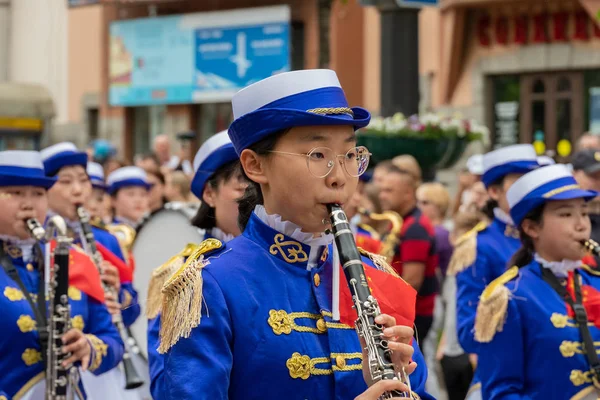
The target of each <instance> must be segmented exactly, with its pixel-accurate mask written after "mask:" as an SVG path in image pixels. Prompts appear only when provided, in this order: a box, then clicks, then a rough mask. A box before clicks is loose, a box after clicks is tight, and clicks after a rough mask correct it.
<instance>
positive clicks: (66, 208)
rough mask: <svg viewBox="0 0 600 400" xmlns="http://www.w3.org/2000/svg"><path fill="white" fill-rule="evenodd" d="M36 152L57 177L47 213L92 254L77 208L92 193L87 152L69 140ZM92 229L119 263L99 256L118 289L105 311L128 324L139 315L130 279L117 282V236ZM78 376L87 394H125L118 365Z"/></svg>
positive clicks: (109, 295)
mask: <svg viewBox="0 0 600 400" xmlns="http://www.w3.org/2000/svg"><path fill="white" fill-rule="evenodd" d="M40 153H41V156H42V160H43V162H44V169H45V172H46V176H48V177H56V179H57V182H56V184H55V185H54V186H53V187H52V188H51V189H50V190H49V191H48V203H49V208H50V210H51V211H50V213H55V214H58V215H60V216H61V217H63V218H64V219H65V221H66V222H67V224H68V226H69V228H70V230H71V231H72V234H73V239H74V243H75V244H78V245H79V246H81V247H82V248H83V249H84V250H85V251H86V252H87V253H88V255H90V256H93V255H92V254H91V248H90V247H89V244H88V243H87V240H86V239H85V235H84V232H83V228H82V222H81V220H80V217H79V215H78V212H77V208H78V207H79V206H83V205H85V204H86V203H87V202H88V201H89V198H90V196H92V184H91V181H90V177H89V175H88V173H87V154H86V153H85V152H83V151H80V150H79V149H77V147H75V145H74V144H73V143H69V142H63V143H58V144H55V145H52V146H49V147H47V148H45V149H43V150H42V151H41V152H40ZM92 233H93V235H94V239H95V240H96V242H97V243H98V244H99V245H101V246H103V248H104V249H106V251H107V255H110V256H112V257H113V258H115V259H116V260H115V262H116V263H118V264H119V265H118V267H117V265H115V264H113V263H111V262H110V261H109V260H108V259H107V257H103V260H102V262H101V265H100V266H99V267H100V269H101V272H102V274H101V278H102V280H103V281H104V282H105V283H106V284H107V285H109V286H111V287H112V288H113V289H114V291H115V293H118V298H113V295H112V293H106V305H107V307H108V309H109V311H110V312H111V314H117V313H120V314H121V315H122V318H123V322H124V324H125V325H126V326H129V325H130V324H132V323H133V322H134V321H135V319H136V318H137V317H138V316H139V315H140V312H141V309H140V306H139V304H138V302H137V292H136V291H135V289H134V288H133V285H132V282H131V280H130V279H128V280H127V281H124V282H121V279H120V275H121V274H122V272H120V271H119V268H121V269H125V268H127V266H126V264H125V258H124V256H123V253H122V252H121V247H120V245H119V242H118V240H117V238H116V237H115V236H113V235H112V234H111V233H110V232H108V231H106V230H105V229H101V228H98V227H92ZM82 379H83V380H84V382H85V384H86V385H87V386H88V387H89V388H90V393H91V394H90V395H91V396H94V394H95V393H97V390H95V388H96V387H107V388H111V389H112V392H110V393H111V394H110V397H113V400H118V399H120V398H123V399H124V398H125V397H124V396H125V390H124V389H123V386H124V382H125V380H124V377H123V374H122V373H121V370H120V369H115V370H113V371H111V372H110V373H109V374H106V375H103V376H102V377H93V376H90V375H89V374H85V375H83V377H82ZM121 381H122V382H121Z"/></svg>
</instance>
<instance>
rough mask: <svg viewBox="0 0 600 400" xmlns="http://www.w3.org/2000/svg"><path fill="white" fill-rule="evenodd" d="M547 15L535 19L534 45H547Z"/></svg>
mask: <svg viewBox="0 0 600 400" xmlns="http://www.w3.org/2000/svg"><path fill="white" fill-rule="evenodd" d="M547 41H548V36H547V35H546V15H545V14H539V15H536V16H534V17H533V43H546V42H547Z"/></svg>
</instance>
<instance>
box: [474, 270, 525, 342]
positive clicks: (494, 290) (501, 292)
mask: <svg viewBox="0 0 600 400" xmlns="http://www.w3.org/2000/svg"><path fill="white" fill-rule="evenodd" d="M518 275H519V267H517V266H514V267H511V268H509V269H508V270H507V271H506V272H504V273H503V274H502V275H500V276H499V277H498V278H496V279H494V280H493V281H492V283H490V284H489V285H487V287H486V288H485V290H484V291H483V293H482V294H481V298H480V299H479V305H478V306H477V314H476V315H475V340H477V341H478V342H480V343H488V342H491V341H492V339H493V338H494V335H495V334H496V332H501V331H502V328H503V327H504V321H505V320H506V310H507V309H508V300H509V298H510V290H508V288H507V287H506V286H505V285H506V284H507V283H508V282H510V281H511V280H513V279H515V278H516V277H517V276H518Z"/></svg>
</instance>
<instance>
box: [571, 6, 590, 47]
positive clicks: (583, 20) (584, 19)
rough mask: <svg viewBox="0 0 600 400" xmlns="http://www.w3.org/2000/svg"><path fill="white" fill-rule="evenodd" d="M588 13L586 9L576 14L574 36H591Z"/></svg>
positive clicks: (576, 37)
mask: <svg viewBox="0 0 600 400" xmlns="http://www.w3.org/2000/svg"><path fill="white" fill-rule="evenodd" d="M588 21H589V19H588V15H587V13H586V12H585V11H580V12H578V13H576V14H575V34H574V36H573V37H574V38H575V39H578V40H588V38H589V37H590V35H589V31H588Z"/></svg>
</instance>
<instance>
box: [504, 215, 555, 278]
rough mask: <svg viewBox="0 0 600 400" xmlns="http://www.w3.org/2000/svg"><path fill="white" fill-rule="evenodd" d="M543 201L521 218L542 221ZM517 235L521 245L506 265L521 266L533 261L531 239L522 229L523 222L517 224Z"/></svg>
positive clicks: (538, 222)
mask: <svg viewBox="0 0 600 400" xmlns="http://www.w3.org/2000/svg"><path fill="white" fill-rule="evenodd" d="M545 205H546V204H545V203H544V204H542V205H540V206H538V207H536V208H534V209H533V210H531V211H529V212H528V213H527V215H525V217H524V218H523V220H526V219H529V220H532V221H533V222H535V223H537V224H541V223H542V215H543V214H544V207H545ZM519 236H520V238H521V247H520V248H519V250H517V252H516V253H515V254H513V256H512V257H511V259H510V263H509V265H508V266H511V267H512V266H513V265H516V266H517V267H519V268H521V267H524V266H526V265H527V264H529V263H530V262H531V261H533V253H534V251H535V249H534V247H533V239H532V238H531V237H530V236H529V235H527V234H526V233H525V231H523V224H521V225H520V226H519Z"/></svg>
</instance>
